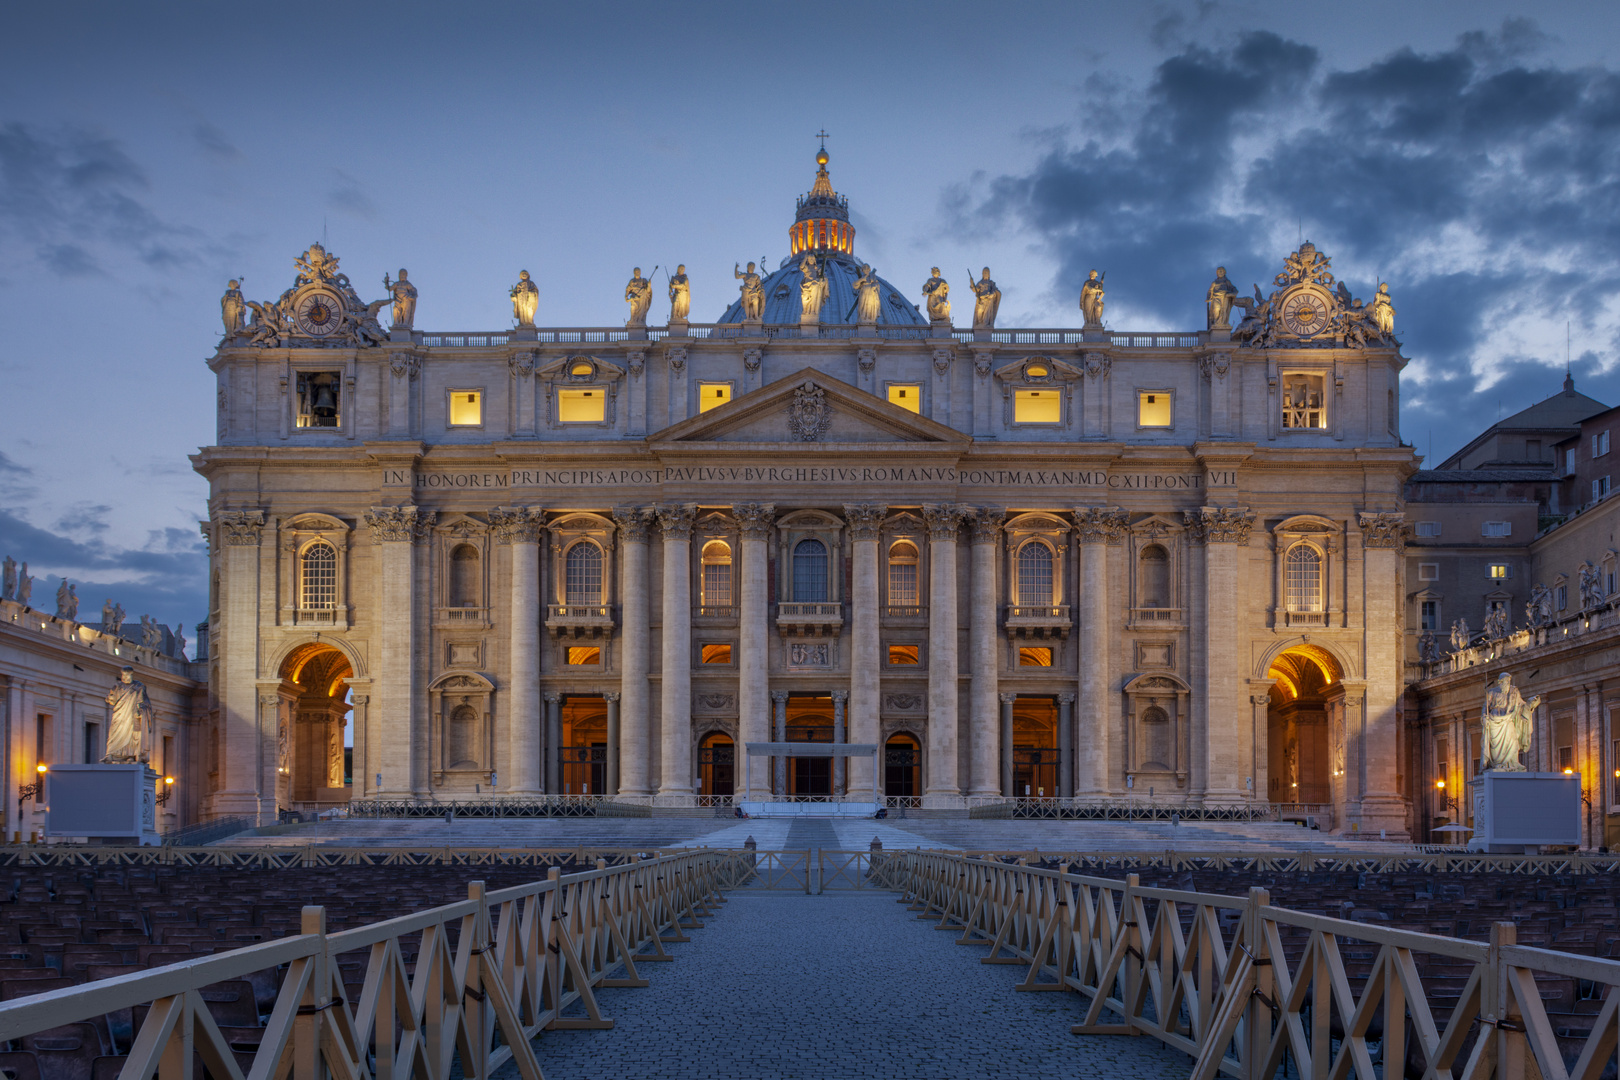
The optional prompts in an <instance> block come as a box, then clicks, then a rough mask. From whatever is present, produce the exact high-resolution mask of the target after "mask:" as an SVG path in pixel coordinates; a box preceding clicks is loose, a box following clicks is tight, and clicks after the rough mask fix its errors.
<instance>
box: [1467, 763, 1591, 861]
mask: <svg viewBox="0 0 1620 1080" xmlns="http://www.w3.org/2000/svg"><path fill="white" fill-rule="evenodd" d="M1468 796H1469V799H1470V800H1471V801H1472V803H1473V807H1474V835H1473V836H1472V837H1470V838H1469V840H1468V850H1469V851H1483V852H1487V853H1489V854H1493V855H1518V854H1525V855H1533V854H1536V849H1537V848H1540V847H1542V846H1543V845H1546V846H1550V847H1553V846H1555V847H1579V846H1580V843H1581V778H1580V774H1578V773H1576V774H1572V775H1567V776H1566V775H1565V774H1564V773H1533V772H1497V771H1496V770H1494V769H1492V770H1490V771H1489V772H1484V773H1481V774H1480V775H1479V776H1476V777H1475V778H1474V779H1472V780H1470V781H1468Z"/></svg>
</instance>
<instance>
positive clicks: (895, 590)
mask: <svg viewBox="0 0 1620 1080" xmlns="http://www.w3.org/2000/svg"><path fill="white" fill-rule="evenodd" d="M918 603H919V601H918V600H917V548H916V545H914V544H911V543H908V542H906V541H904V540H901V541H899V542H898V543H896V544H895V545H894V546H893V547H891V548H890V549H889V606H890V607H892V608H894V607H901V608H914V607H916V606H917V605H918Z"/></svg>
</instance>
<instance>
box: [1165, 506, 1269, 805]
mask: <svg viewBox="0 0 1620 1080" xmlns="http://www.w3.org/2000/svg"><path fill="white" fill-rule="evenodd" d="M1182 516H1183V518H1184V519H1185V520H1186V522H1187V527H1188V529H1189V530H1190V531H1191V533H1192V535H1193V537H1194V538H1195V539H1198V540H1202V541H1203V542H1204V589H1203V593H1204V597H1203V599H1204V605H1203V611H1202V616H1203V617H1202V619H1201V620H1200V622H1201V624H1202V625H1200V626H1198V627H1196V628H1195V631H1194V632H1195V633H1196V634H1197V635H1198V637H1199V638H1201V639H1202V641H1201V643H1202V645H1203V649H1202V651H1203V654H1204V655H1203V672H1202V675H1203V679H1202V683H1203V685H1202V686H1201V687H1196V688H1195V689H1201V690H1202V691H1203V693H1202V694H1198V693H1195V694H1194V696H1193V732H1192V734H1193V737H1192V759H1193V760H1192V762H1191V763H1190V764H1192V765H1194V770H1195V771H1194V773H1193V783H1192V784H1191V785H1189V786H1190V787H1191V788H1192V790H1193V791H1194V793H1197V794H1202V795H1203V797H1204V798H1205V799H1207V800H1210V801H1212V802H1228V801H1235V800H1237V799H1241V798H1242V797H1243V776H1244V775H1247V774H1246V773H1244V772H1243V768H1244V764H1243V762H1244V758H1243V746H1244V742H1245V740H1244V735H1245V734H1246V730H1245V729H1247V728H1248V727H1249V724H1250V722H1251V721H1250V717H1249V716H1248V715H1246V714H1247V713H1249V709H1248V708H1247V707H1246V705H1247V703H1246V702H1243V701H1242V700H1241V698H1242V697H1243V696H1247V695H1242V694H1240V688H1241V687H1242V686H1243V685H1245V680H1244V679H1243V675H1244V674H1246V668H1247V665H1245V664H1244V662H1243V661H1244V658H1243V656H1242V653H1241V652H1240V650H1239V638H1238V635H1237V634H1235V633H1233V630H1232V628H1233V624H1234V622H1235V621H1236V620H1237V619H1239V618H1240V615H1241V613H1242V612H1243V611H1244V610H1245V608H1246V607H1247V605H1246V604H1244V603H1243V602H1242V600H1241V597H1240V588H1241V585H1242V582H1241V580H1240V575H1241V571H1242V565H1241V560H1242V558H1243V556H1244V554H1245V551H1244V549H1246V548H1247V547H1248V546H1249V530H1250V529H1251V528H1253V526H1254V515H1253V514H1251V513H1249V508H1248V507H1246V506H1239V507H1220V506H1203V507H1199V508H1198V509H1197V510H1187V511H1184V512H1183V515H1182ZM1195 677H1196V668H1195ZM1200 699H1201V700H1200ZM1200 764H1201V765H1202V770H1201V771H1202V773H1203V776H1202V779H1203V783H1202V785H1199V784H1198V782H1197V781H1198V779H1199V777H1198V775H1197V773H1198V766H1199V765H1200ZM1200 788H1201V790H1200Z"/></svg>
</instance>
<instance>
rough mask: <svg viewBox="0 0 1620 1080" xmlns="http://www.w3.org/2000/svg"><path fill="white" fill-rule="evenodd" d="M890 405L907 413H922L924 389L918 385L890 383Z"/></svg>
mask: <svg viewBox="0 0 1620 1080" xmlns="http://www.w3.org/2000/svg"><path fill="white" fill-rule="evenodd" d="M889 404H890V405H898V406H900V407H901V408H902V409H905V410H906V411H907V412H914V413H920V412H922V387H921V386H920V385H918V384H916V383H890V384H889Z"/></svg>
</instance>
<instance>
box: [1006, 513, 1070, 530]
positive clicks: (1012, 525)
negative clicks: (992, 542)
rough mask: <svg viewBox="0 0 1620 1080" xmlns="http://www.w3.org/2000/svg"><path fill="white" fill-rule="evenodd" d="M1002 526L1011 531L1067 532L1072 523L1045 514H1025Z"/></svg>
mask: <svg viewBox="0 0 1620 1080" xmlns="http://www.w3.org/2000/svg"><path fill="white" fill-rule="evenodd" d="M1002 528H1003V529H1004V530H1005V531H1007V532H1009V533H1067V532H1068V531H1069V529H1070V525H1069V523H1068V522H1066V521H1061V520H1059V519H1058V518H1055V517H1048V516H1047V515H1045V514H1025V515H1023V516H1022V517H1016V518H1014V519H1013V520H1011V521H1009V522H1007V523H1006V524H1005V525H1003V526H1002Z"/></svg>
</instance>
